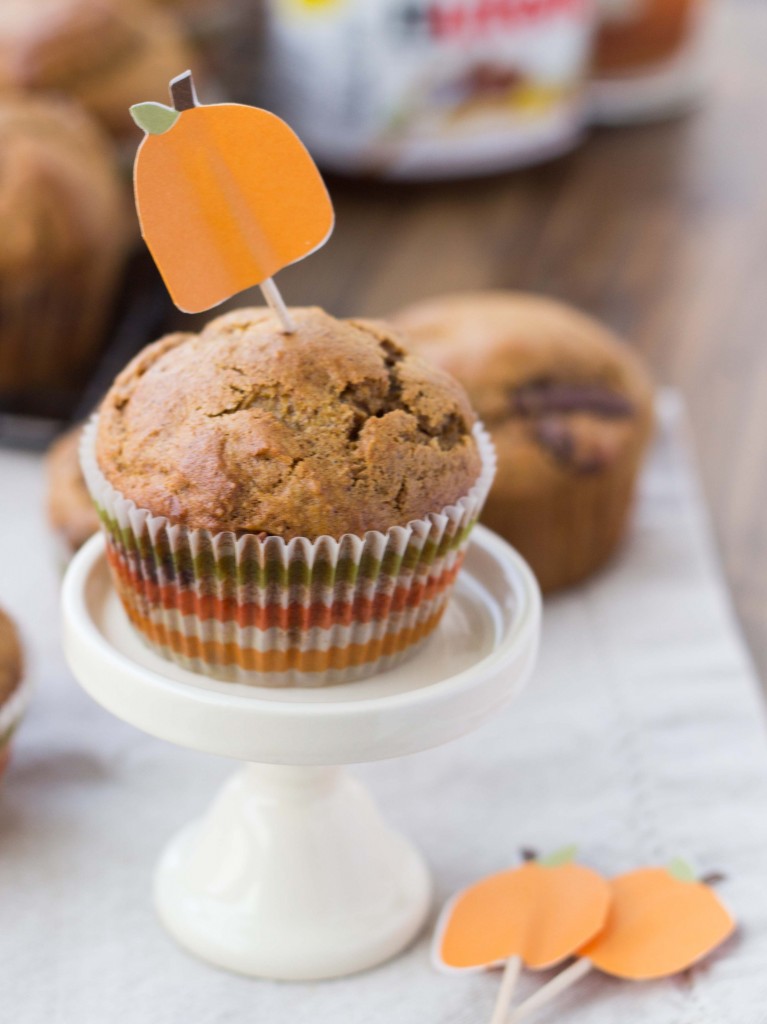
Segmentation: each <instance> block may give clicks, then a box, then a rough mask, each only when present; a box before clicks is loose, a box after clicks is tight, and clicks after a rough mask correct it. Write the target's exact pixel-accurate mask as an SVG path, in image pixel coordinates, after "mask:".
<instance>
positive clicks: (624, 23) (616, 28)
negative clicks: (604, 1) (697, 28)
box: [593, 0, 702, 76]
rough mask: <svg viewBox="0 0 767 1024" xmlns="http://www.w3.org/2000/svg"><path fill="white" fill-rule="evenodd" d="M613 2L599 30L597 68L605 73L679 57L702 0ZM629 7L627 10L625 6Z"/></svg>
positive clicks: (642, 68)
mask: <svg viewBox="0 0 767 1024" xmlns="http://www.w3.org/2000/svg"><path fill="white" fill-rule="evenodd" d="M615 6H616V5H615V4H614V3H612V4H610V5H609V7H608V9H607V10H606V11H605V14H604V16H603V20H602V24H601V25H600V28H599V31H598V32H597V37H596V43H595V50H594V59H593V64H594V69H595V72H596V74H598V75H603V76H605V75H606V76H613V75H626V74H635V73H637V72H642V71H646V70H648V69H651V68H652V67H653V66H654V65H657V64H661V63H663V62H664V61H667V60H670V59H671V58H672V57H674V56H676V55H677V54H678V53H679V52H680V51H681V50H682V49H683V47H684V46H685V44H686V43H687V42H688V41H689V39H690V38H691V36H692V31H693V27H694V24H695V20H696V18H695V16H696V14H697V12H698V11H699V10H700V8H701V6H702V2H701V0H638V2H630V3H628V4H627V3H625V2H624V3H623V4H619V6H618V7H617V8H616V10H615V13H614V14H612V15H611V13H610V8H612V7H615ZM623 7H625V8H626V10H625V12H624V11H623V10H622V8H623Z"/></svg>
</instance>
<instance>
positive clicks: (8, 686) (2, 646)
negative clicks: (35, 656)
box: [0, 608, 23, 774]
mask: <svg viewBox="0 0 767 1024" xmlns="http://www.w3.org/2000/svg"><path fill="white" fill-rule="evenodd" d="M22 668H23V660H22V654H21V644H20V643H19V636H18V633H17V632H16V627H15V626H14V624H13V622H12V621H11V619H10V618H9V617H8V615H6V613H5V612H4V611H3V610H2V608H0V774H2V772H3V770H4V768H5V766H6V764H7V763H8V758H9V757H10V752H11V751H10V747H11V738H12V736H13V733H14V731H15V729H16V726H17V725H18V721H19V718H20V717H21V713H22V710H23V708H22V702H21V700H20V690H21V677H22Z"/></svg>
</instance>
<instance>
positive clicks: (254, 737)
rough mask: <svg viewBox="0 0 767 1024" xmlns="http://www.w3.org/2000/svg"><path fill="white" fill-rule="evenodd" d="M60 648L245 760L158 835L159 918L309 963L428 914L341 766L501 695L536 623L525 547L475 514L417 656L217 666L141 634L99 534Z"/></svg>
mask: <svg viewBox="0 0 767 1024" xmlns="http://www.w3.org/2000/svg"><path fill="white" fill-rule="evenodd" d="M62 604H63V620H64V648H65V652H66V656H67V660H68V662H69V664H70V666H71V668H72V671H73V672H74V674H75V676H76V677H77V679H78V680H79V682H80V683H81V685H82V686H83V688H84V689H85V690H86V691H87V692H88V693H89V694H90V695H91V696H92V697H93V698H94V699H95V700H97V701H98V702H99V703H100V704H101V705H102V706H103V707H105V708H106V709H107V710H108V711H110V712H111V713H112V714H114V715H117V716H118V717H119V718H121V719H123V720H124V721H126V722H130V723H131V724H132V725H135V726H136V727H137V728H139V729H143V730H144V731H145V732H148V733H150V734H151V735H153V736H158V737H160V738H161V739H163V740H167V741H168V742H170V743H177V744H179V745H181V746H185V747H190V748H192V749H193V750H199V751H206V752H208V753H211V754H217V755H219V756H223V757H230V758H233V759H235V760H240V761H244V762H246V766H245V767H243V768H241V769H240V770H239V771H238V772H237V774H236V775H234V777H233V778H232V779H231V780H230V781H229V782H228V783H227V784H226V786H224V788H223V790H222V791H221V793H220V794H219V795H218V797H217V798H216V800H215V801H214V803H213V805H212V807H211V808H210V809H209V810H208V812H207V813H206V814H205V815H204V817H203V818H201V819H200V820H199V821H197V822H195V823H193V824H192V825H190V826H188V827H187V828H185V829H184V830H183V831H182V832H181V833H180V834H179V835H178V836H177V837H176V838H175V839H173V840H172V841H171V843H170V844H169V846H168V847H167V848H166V850H165V853H164V854H163V856H162V859H161V861H160V865H159V868H158V870H157V875H156V883H155V895H156V902H157V906H158V909H159V913H160V917H161V919H162V921H163V923H164V924H165V926H166V928H167V929H168V931H169V932H170V933H171V934H172V935H173V936H174V937H175V938H176V939H177V940H178V942H179V943H180V944H181V945H182V946H184V947H185V948H186V949H188V950H190V951H191V952H193V953H195V954H196V955H197V956H199V957H201V958H202V959H204V960H207V961H209V962H210V963H213V964H216V965H218V966H221V967H226V968H229V969H230V970H233V971H238V972H240V973H243V974H249V975H255V976H259V977H264V978H274V979H285V980H288V979H289V980H305V981H308V980H315V979H319V978H331V977H337V976H340V975H345V974H351V973H353V972H355V971H360V970H363V969H364V968H366V967H372V966H373V965H375V964H378V963H381V962H382V961H384V960H387V959H388V958H389V957H391V956H394V955H395V954H396V953H397V952H399V951H400V950H401V949H403V948H404V947H405V946H406V945H407V944H408V943H409V942H410V941H411V940H412V939H413V938H414V937H415V935H416V934H417V932H418V931H419V929H420V928H421V926H422V924H423V922H424V920H425V918H426V915H427V913H428V909H429V902H430V891H431V885H430V881H429V875H428V872H427V870H426V867H425V866H424V863H423V861H422V860H421V857H420V856H419V854H418V853H416V851H415V850H414V849H413V847H411V846H410V844H409V843H408V842H407V841H406V840H405V839H404V838H403V837H402V836H399V835H397V833H396V832H393V831H391V830H390V829H389V828H388V827H387V825H386V824H385V823H384V821H383V820H382V819H381V817H380V816H379V814H378V811H377V809H376V807H375V805H374V803H373V802H372V800H371V799H370V797H369V796H368V794H367V792H366V791H365V789H364V788H363V787H362V786H361V785H360V784H359V783H358V782H356V781H355V780H354V779H352V778H350V777H349V776H347V775H346V774H345V773H344V772H343V770H342V769H341V768H337V767H327V766H329V765H345V764H356V763H361V762H365V761H379V760H383V759H386V758H395V757H403V756H405V755H408V754H413V753H416V752H418V751H421V750H427V749H428V748H429V747H435V746H438V745H439V744H442V743H447V742H449V741H450V740H452V739H456V738H457V737H459V736H463V735H465V734H466V733H468V732H471V730H472V729H475V728H477V727H478V726H479V725H480V724H481V723H482V722H483V721H485V720H486V719H487V718H488V717H489V716H490V715H493V714H495V713H496V712H498V711H499V710H500V709H501V708H503V707H505V706H506V705H507V704H508V703H509V701H510V700H511V699H512V697H514V695H515V694H516V693H518V692H519V690H520V688H521V687H522V685H523V684H524V683H525V682H526V680H527V679H528V678H529V675H530V673H531V671H532V667H533V664H534V661H535V657H536V651H537V646H538V636H539V632H540V614H541V603H540V594H539V592H538V588H537V585H536V583H535V580H534V579H533V576H532V574H531V573H530V570H529V569H528V568H527V566H526V565H525V564H524V562H523V561H522V559H520V557H519V556H518V555H517V554H516V552H514V551H513V550H512V549H511V548H510V547H509V546H508V545H507V544H505V543H504V542H503V541H502V540H501V539H500V538H499V537H496V536H495V535H494V534H492V533H490V532H489V531H488V530H485V529H483V528H481V527H477V528H476V529H475V530H474V532H473V534H472V539H471V543H470V545H469V548H468V551H467V555H466V560H465V563H464V567H463V569H462V571H461V574H460V576H459V578H458V581H457V584H456V587H455V590H454V592H453V595H452V597H451V599H450V603H449V605H448V607H447V609H446V611H445V615H444V616H443V619H442V621H441V623H440V625H439V627H438V628H437V630H436V631H435V633H434V634H433V635H432V636H431V638H430V639H429V640H428V641H427V643H426V644H424V645H423V647H421V648H420V649H419V650H418V651H417V652H416V653H414V655H413V657H412V658H411V659H410V660H408V661H406V662H405V663H403V664H402V665H399V666H397V667H395V668H392V669H390V670H389V671H388V672H383V673H381V674H380V675H378V676H374V677H373V678H369V679H365V680H361V681H360V682H358V683H344V684H343V685H339V686H325V687H315V688H312V689H308V688H307V689H300V688H293V687H287V688H283V689H279V688H277V689H275V688H266V687H256V686H242V685H238V684H234V683H222V682H217V681H216V680H212V679H208V678H206V677H205V676H202V675H199V674H196V673H193V672H189V671H187V670H185V669H183V668H180V667H179V666H177V665H174V664H172V663H170V662H168V661H166V660H164V659H163V658H160V657H159V656H158V655H156V654H155V653H153V652H152V651H150V650H149V649H148V648H147V647H146V646H145V645H144V644H143V643H142V642H141V641H140V639H139V638H138V636H137V634H136V633H135V631H134V630H133V629H132V628H131V626H130V624H129V622H128V620H127V617H126V615H125V613H124V611H123V609H122V606H121V604H120V602H119V599H118V598H117V595H116V593H115V591H114V588H113V587H112V583H111V579H110V576H109V571H108V568H107V564H106V559H105V555H104V542H103V540H102V539H101V538H100V537H94V538H93V539H92V540H90V541H89V542H88V543H87V544H86V545H85V546H84V547H83V548H82V549H81V550H80V552H79V553H78V554H77V555H76V556H75V558H74V559H73V561H72V563H71V565H70V567H69V570H68V571H67V576H66V579H65V581H64V589H63V595H62Z"/></svg>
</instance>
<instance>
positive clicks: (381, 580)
mask: <svg viewBox="0 0 767 1024" xmlns="http://www.w3.org/2000/svg"><path fill="white" fill-rule="evenodd" d="M293 317H294V320H295V322H296V324H297V330H296V332H295V333H294V334H291V335H286V334H284V333H282V330H281V327H280V325H279V323H278V321H277V320H276V319H275V318H274V316H273V314H272V313H271V312H269V311H267V310H263V309H245V310H239V311H237V312H233V313H229V314H227V315H225V316H222V317H220V318H218V319H216V320H213V321H212V322H211V323H209V324H208V325H207V327H205V329H204V330H203V331H202V332H201V333H200V334H199V335H195V334H174V335H171V336H169V337H166V338H163V339H161V340H160V341H158V342H156V343H155V344H153V345H151V346H149V347H148V348H147V349H145V350H144V352H143V353H141V354H140V355H139V356H138V357H137V358H136V359H134V361H133V362H132V363H130V364H129V366H128V367H127V368H126V369H125V370H124V371H123V373H122V374H121V375H120V376H119V377H118V378H117V380H116V381H115V383H114V385H113V387H112V389H111V390H110V391H109V393H108V394H107V396H106V398H105V399H104V402H103V404H102V406H101V408H100V410H99V413H98V417H97V421H96V422H95V423H93V424H92V425H91V427H90V428H89V430H88V432H87V433H86V437H85V440H84V445H83V467H84V471H85V477H86V480H87V483H88V486H89V489H90V491H91V494H92V495H93V497H94V499H95V501H96V505H97V507H98V509H99V513H100V515H101V518H102V522H103V525H104V528H105V530H106V534H107V542H108V557H109V561H110V565H111V568H112V572H113V576H114V579H115V583H116V586H117V589H118V592H119V593H120V596H121V598H122V601H123V605H124V607H125V609H126V611H127V613H128V616H129V618H130V620H131V621H132V622H133V624H134V626H135V627H136V628H137V629H138V631H139V632H140V633H141V634H142V635H143V636H144V638H145V639H146V640H147V641H148V642H149V643H150V644H151V645H152V646H153V647H154V648H155V649H156V650H158V651H159V652H160V653H161V654H163V655H164V656H166V657H168V658H171V659H172V660H174V661H177V662H179V663H180V664H183V665H185V666H187V667H190V668H193V669H196V670H198V671H204V672H205V673H206V674H208V675H211V676H214V677H215V678H220V679H224V680H234V681H239V682H246V683H254V684H258V685H288V684H294V685H296V684H300V685H321V684H324V683H329V682H341V681H348V680H350V679H352V678H361V677H362V676H363V675H368V674H371V673H373V672H375V671H380V670H382V669H384V668H386V667H389V666H391V665H393V664H395V663H397V662H398V661H401V660H402V659H403V658H404V657H406V656H407V655H408V654H409V653H411V652H412V651H413V650H414V648H415V647H416V645H417V644H418V643H419V642H420V641H422V640H423V639H425V637H426V636H428V635H429V633H431V632H432V631H433V629H434V628H435V627H436V625H437V624H438V622H439V619H440V617H441V615H442V612H443V610H444V606H445V602H446V599H447V596H448V593H449V590H450V588H451V586H452V583H453V581H454V579H455V576H456V574H457V572H458V568H459V566H460V563H461V559H462V556H463V552H464V550H465V547H466V543H467V540H468V535H469V530H470V528H471V526H472V524H473V522H474V521H475V520H476V518H477V515H478V513H479V510H480V508H481V505H482V501H483V499H484V496H485V494H486V493H487V490H488V488H489V484H490V481H491V479H492V473H493V457H492V449H491V446H490V445H489V442H488V441H487V438H486V437H485V436H484V435H483V432H482V431H481V429H480V428H479V427H478V425H476V422H475V416H474V413H473V412H472V409H471V407H470V405H469V402H468V399H467V397H466V394H465V392H464V391H463V389H462V388H461V387H460V386H459V385H458V384H457V383H456V382H455V381H454V380H453V379H452V378H451V377H450V376H448V375H447V374H445V373H444V372H443V371H442V370H439V369H438V368H436V367H432V366H430V365H429V364H428V363H426V362H424V361H423V360H422V359H420V358H419V357H417V356H414V355H412V354H411V353H409V352H408V351H407V350H406V349H405V348H404V347H403V345H402V344H401V342H400V340H399V338H398V336H397V335H396V334H395V333H394V332H393V331H392V330H391V329H390V328H389V327H387V326H386V325H385V324H383V323H378V322H368V321H363V320H347V321H339V320H335V319H334V318H333V317H331V316H328V314H326V313H324V312H322V311H321V310H319V309H297V310H294V311H293Z"/></svg>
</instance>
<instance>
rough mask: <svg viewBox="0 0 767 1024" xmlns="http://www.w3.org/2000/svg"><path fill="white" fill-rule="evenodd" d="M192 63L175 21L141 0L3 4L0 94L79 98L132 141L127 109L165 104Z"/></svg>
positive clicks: (9, 0) (7, 0)
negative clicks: (170, 83)
mask: <svg viewBox="0 0 767 1024" xmlns="http://www.w3.org/2000/svg"><path fill="white" fill-rule="evenodd" d="M190 65H192V66H194V54H193V53H192V52H191V51H190V48H189V46H188V44H187V42H186V40H185V38H184V35H183V32H182V30H181V29H180V27H179V25H178V23H177V22H176V20H175V19H174V18H173V16H172V15H170V14H169V13H168V12H165V11H161V10H157V9H156V8H155V7H154V6H153V5H151V4H148V3H144V2H140V0H130V3H125V2H121V0H3V16H2V19H0V90H3V89H5V90H9V89H13V90H23V91H25V92H46V93H52V94H57V95H62V96H66V97H68V98H70V99H73V100H77V101H78V102H79V103H80V104H82V106H84V107H85V108H86V109H87V110H88V111H89V112H90V113H91V114H92V115H93V116H94V117H96V118H97V119H98V120H99V121H101V123H102V124H103V125H104V126H105V127H106V128H107V129H108V130H109V132H110V133H112V134H113V135H116V136H125V137H130V138H132V137H133V134H134V126H133V122H132V121H131V119H130V117H129V115H128V107H129V106H130V105H131V104H132V103H136V102H138V101H143V100H159V101H161V102H166V101H167V89H168V81H169V79H170V78H172V77H173V76H174V75H177V74H178V73H179V72H180V71H183V69H184V68H187V67H189V66H190Z"/></svg>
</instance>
